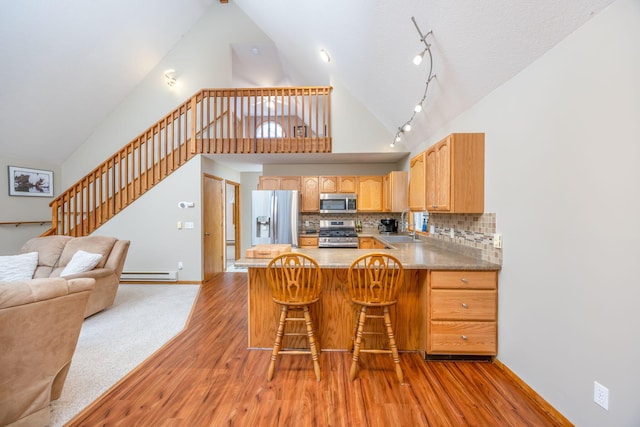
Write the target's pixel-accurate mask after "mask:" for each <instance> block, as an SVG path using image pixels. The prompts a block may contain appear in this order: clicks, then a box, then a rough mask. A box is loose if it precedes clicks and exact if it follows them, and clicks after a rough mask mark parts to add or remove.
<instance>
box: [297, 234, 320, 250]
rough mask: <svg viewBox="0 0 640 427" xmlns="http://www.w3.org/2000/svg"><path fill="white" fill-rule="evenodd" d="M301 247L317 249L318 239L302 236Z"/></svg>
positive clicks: (300, 239)
mask: <svg viewBox="0 0 640 427" xmlns="http://www.w3.org/2000/svg"><path fill="white" fill-rule="evenodd" d="M299 245H300V247H301V248H317V247H318V238H317V237H310V236H301V237H300V238H299Z"/></svg>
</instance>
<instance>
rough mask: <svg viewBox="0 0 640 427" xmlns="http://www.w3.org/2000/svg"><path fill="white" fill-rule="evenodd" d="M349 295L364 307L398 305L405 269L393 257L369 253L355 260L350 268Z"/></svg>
mask: <svg viewBox="0 0 640 427" xmlns="http://www.w3.org/2000/svg"><path fill="white" fill-rule="evenodd" d="M348 276H349V295H350V297H351V300H352V301H353V302H355V303H358V304H363V305H391V304H395V303H396V299H397V295H398V290H399V289H400V287H401V286H402V282H403V280H404V267H403V266H402V264H401V263H400V261H399V260H398V259H397V258H396V257H394V256H393V255H389V254H385V253H369V254H366V255H362V256H361V257H359V258H357V259H355V260H354V261H353V263H352V264H351V266H350V267H349V273H348Z"/></svg>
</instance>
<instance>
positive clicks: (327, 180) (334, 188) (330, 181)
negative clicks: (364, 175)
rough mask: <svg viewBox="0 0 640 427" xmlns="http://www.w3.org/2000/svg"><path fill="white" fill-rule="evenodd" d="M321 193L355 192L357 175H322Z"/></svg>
mask: <svg viewBox="0 0 640 427" xmlns="http://www.w3.org/2000/svg"><path fill="white" fill-rule="evenodd" d="M320 192H321V193H355V192H356V177H355V176H321V177H320Z"/></svg>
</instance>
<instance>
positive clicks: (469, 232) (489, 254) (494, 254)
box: [429, 212, 502, 265]
mask: <svg viewBox="0 0 640 427" xmlns="http://www.w3.org/2000/svg"><path fill="white" fill-rule="evenodd" d="M429 225H430V226H434V228H435V230H434V233H432V234H430V237H431V238H433V239H437V240H440V241H442V242H446V243H455V244H456V245H460V246H463V248H460V249H461V251H464V252H466V251H465V249H467V248H468V249H469V250H471V253H469V254H470V255H473V256H477V257H479V258H480V259H482V260H484V261H488V262H493V263H495V264H500V265H502V249H496V248H494V247H493V235H494V234H495V232H496V214H495V213H483V214H445V213H434V212H432V213H431V214H430V215H429ZM452 228H453V231H454V237H453V238H451V237H450V236H451V229H452ZM454 250H455V249H454Z"/></svg>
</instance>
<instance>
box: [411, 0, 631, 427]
mask: <svg viewBox="0 0 640 427" xmlns="http://www.w3.org/2000/svg"><path fill="white" fill-rule="evenodd" d="M532 37H535V35H532ZM639 40H640V1H638V0H619V1H617V2H616V3H614V4H613V5H612V6H611V7H609V8H608V9H607V10H605V11H604V12H601V13H600V14H599V15H597V16H596V17H594V18H593V19H592V20H591V21H590V22H588V23H587V24H586V25H584V26H583V27H582V28H580V29H579V30H578V31H576V32H575V33H573V34H571V35H570V36H569V37H568V38H567V39H565V40H564V41H563V42H561V43H560V44H559V45H558V46H556V47H555V48H554V49H552V50H551V51H550V52H548V53H547V54H546V55H544V56H543V57H542V58H540V59H539V60H538V61H537V62H536V63H534V64H533V65H531V66H530V67H528V68H527V69H526V70H524V71H523V72H521V73H520V74H519V75H517V76H516V77H515V78H513V79H512V80H511V81H509V82H508V83H506V84H505V85H503V86H502V87H500V88H499V89H497V90H496V91H494V92H493V93H492V94H490V95H489V96H487V97H486V98H485V99H484V100H483V101H481V102H480V103H479V104H478V105H476V106H475V107H473V108H472V109H470V110H469V111H467V112H466V113H464V114H463V115H461V116H460V117H459V118H457V119H456V120H455V121H453V122H452V123H450V124H449V125H448V126H447V128H446V129H441V132H440V133H441V134H440V135H438V137H436V138H434V139H433V141H428V142H425V143H424V145H423V146H422V147H421V149H424V148H426V147H427V146H429V145H430V144H431V143H433V142H435V141H436V140H437V139H439V138H440V137H442V136H445V135H446V134H448V133H450V132H454V131H455V132H471V131H484V132H486V184H485V190H486V205H485V206H486V210H487V211H488V212H496V213H497V228H498V232H501V233H503V235H504V246H503V248H504V264H503V269H502V271H501V273H500V276H499V298H500V301H499V356H498V358H499V359H500V360H501V361H502V362H503V363H505V364H506V365H507V366H508V367H509V368H510V369H512V370H513V371H514V372H515V373H516V374H517V375H518V376H520V377H521V378H522V379H523V380H524V381H525V382H526V383H527V384H529V385H530V386H531V387H533V388H534V389H535V390H536V391H537V392H538V393H539V394H541V395H542V397H544V398H545V399H546V400H547V401H548V402H550V403H551V404H552V405H553V406H554V407H555V408H557V409H558V410H559V411H560V412H562V413H563V414H564V415H565V416H566V417H568V418H569V419H570V420H571V421H572V422H573V423H575V424H576V425H578V426H638V425H640V404H639V402H638V396H640V381H639V380H640V367H639V363H638V361H639V360H640V338H639V334H638V331H637V328H636V327H635V325H637V324H638V320H637V319H636V316H637V303H638V301H640V281H639V278H638V272H637V269H636V265H637V263H638V261H640V256H639V255H640V249H639V246H638V242H640V231H639V230H640V227H639V226H638V221H637V216H638V212H639V211H640V189H639V184H640V167H639V166H638V161H639V160H640V142H639V141H638V135H640V84H639V83H638V76H640V49H639V48H638V41H639ZM419 151H420V150H417V151H416V153H417V152H419ZM414 154H415V153H414ZM594 380H596V381H598V382H600V383H601V384H603V385H605V386H606V387H608V388H609V391H610V401H609V411H605V410H604V409H602V408H600V407H599V406H597V405H596V404H595V403H593V382H594Z"/></svg>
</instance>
